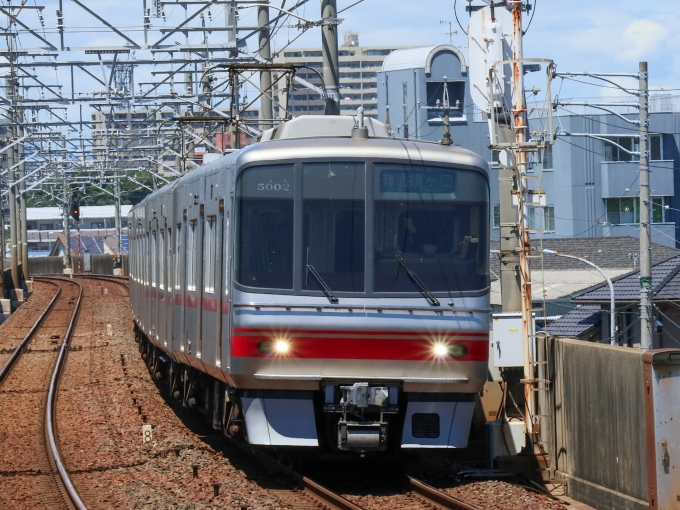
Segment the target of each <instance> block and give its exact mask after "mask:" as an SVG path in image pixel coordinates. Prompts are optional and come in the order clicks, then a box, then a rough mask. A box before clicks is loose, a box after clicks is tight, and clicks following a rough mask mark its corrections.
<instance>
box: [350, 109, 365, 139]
mask: <svg viewBox="0 0 680 510" xmlns="http://www.w3.org/2000/svg"><path fill="white" fill-rule="evenodd" d="M352 138H364V139H365V138H368V128H367V127H366V125H365V124H364V108H363V107H362V106H360V107H359V108H357V125H356V126H354V127H353V128H352Z"/></svg>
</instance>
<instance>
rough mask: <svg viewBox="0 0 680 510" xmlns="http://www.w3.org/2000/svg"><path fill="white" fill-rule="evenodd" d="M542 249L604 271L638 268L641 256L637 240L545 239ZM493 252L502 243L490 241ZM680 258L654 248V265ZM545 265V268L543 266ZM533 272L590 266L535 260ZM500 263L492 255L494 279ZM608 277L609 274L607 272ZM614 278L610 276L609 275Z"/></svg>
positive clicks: (546, 258) (569, 261)
mask: <svg viewBox="0 0 680 510" xmlns="http://www.w3.org/2000/svg"><path fill="white" fill-rule="evenodd" d="M538 245H539V244H538V241H537V240H535V241H533V245H532V246H534V247H536V246H538ZM542 246H543V248H548V249H550V250H554V251H557V252H561V253H565V254H569V255H577V256H579V257H584V258H586V259H588V260H589V261H590V262H592V263H593V264H595V265H597V266H598V267H600V268H602V269H605V270H606V269H626V270H628V271H630V270H633V269H635V266H637V265H639V264H638V261H637V256H638V254H639V253H640V240H639V239H637V238H635V237H570V238H557V239H543V241H542ZM490 247H491V249H492V250H498V249H499V248H500V243H499V242H498V241H491V246H490ZM678 254H680V250H676V249H675V248H669V247H668V246H663V245H661V244H652V250H651V255H652V262H659V261H661V260H664V259H667V258H668V257H671V256H673V255H678ZM541 262H542V264H541ZM531 265H532V268H534V269H540V268H541V267H543V269H545V270H546V271H549V270H574V269H575V270H579V269H581V270H583V269H586V268H587V264H584V263H583V262H581V261H579V260H574V259H569V258H566V257H553V256H551V255H545V256H544V257H543V260H542V261H541V260H539V259H533V260H532V263H531ZM500 269H501V268H500V262H499V260H498V256H496V255H495V254H492V255H491V271H493V272H492V273H491V278H492V279H494V278H496V276H494V273H495V274H496V275H500ZM605 272H606V273H607V274H608V275H609V273H608V272H607V271H605ZM610 276H611V275H610Z"/></svg>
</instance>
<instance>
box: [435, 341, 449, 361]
mask: <svg viewBox="0 0 680 510" xmlns="http://www.w3.org/2000/svg"><path fill="white" fill-rule="evenodd" d="M432 352H433V353H434V355H435V356H437V357H438V358H443V357H444V356H446V355H447V354H448V353H449V346H448V345H446V344H434V346H433V347H432Z"/></svg>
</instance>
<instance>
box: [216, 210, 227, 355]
mask: <svg viewBox="0 0 680 510" xmlns="http://www.w3.org/2000/svg"><path fill="white" fill-rule="evenodd" d="M224 239H225V235H224V199H223V198H221V199H220V201H219V207H218V213H217V223H216V226H215V247H216V250H217V253H216V256H215V268H214V271H213V275H214V276H213V277H214V279H215V282H216V285H215V336H213V338H214V341H215V364H216V365H217V366H218V367H221V366H222V327H223V316H222V314H223V308H224V304H223V296H224V292H223V285H224V270H223V267H224V262H223V257H224Z"/></svg>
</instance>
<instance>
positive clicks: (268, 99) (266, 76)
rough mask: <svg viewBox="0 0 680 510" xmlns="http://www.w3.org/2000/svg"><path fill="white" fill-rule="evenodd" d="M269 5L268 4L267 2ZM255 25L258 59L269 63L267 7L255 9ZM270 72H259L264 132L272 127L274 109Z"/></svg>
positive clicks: (270, 52)
mask: <svg viewBox="0 0 680 510" xmlns="http://www.w3.org/2000/svg"><path fill="white" fill-rule="evenodd" d="M267 3H269V2H267ZM257 25H258V27H260V34H259V46H260V57H262V58H263V59H264V60H265V62H267V63H269V62H271V58H272V50H271V38H270V32H269V6H266V7H265V6H263V5H260V6H258V8H257ZM271 86H272V72H271V71H269V70H262V71H260V90H261V91H262V97H261V98H260V129H261V130H262V131H264V130H265V129H269V128H270V127H272V126H273V124H272V121H273V120H274V109H273V105H272V90H271Z"/></svg>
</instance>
